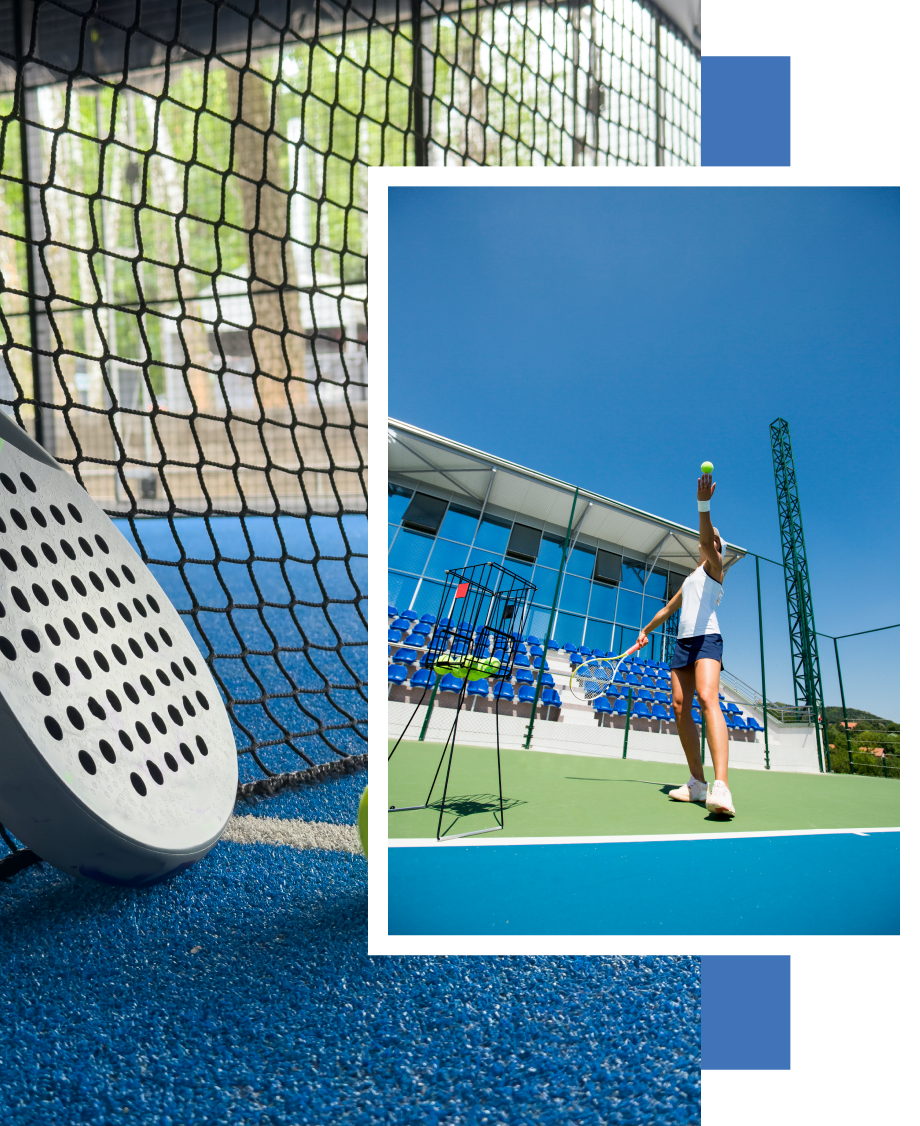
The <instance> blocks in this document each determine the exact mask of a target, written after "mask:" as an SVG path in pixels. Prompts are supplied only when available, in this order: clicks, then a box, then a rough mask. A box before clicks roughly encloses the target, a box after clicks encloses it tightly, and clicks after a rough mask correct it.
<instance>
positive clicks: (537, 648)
mask: <svg viewBox="0 0 920 1126" xmlns="http://www.w3.org/2000/svg"><path fill="white" fill-rule="evenodd" d="M530 655H531V657H542V656H543V646H542V645H531V647H530Z"/></svg>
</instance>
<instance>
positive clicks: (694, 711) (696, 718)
mask: <svg viewBox="0 0 920 1126" xmlns="http://www.w3.org/2000/svg"><path fill="white" fill-rule="evenodd" d="M690 714H691V715H692V716H693V722H694V723H702V722H703V717H702V716H701V715H700V709H699V708H691V709H690Z"/></svg>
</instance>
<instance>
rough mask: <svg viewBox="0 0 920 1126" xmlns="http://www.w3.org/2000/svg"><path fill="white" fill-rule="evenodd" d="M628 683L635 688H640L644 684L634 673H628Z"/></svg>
mask: <svg viewBox="0 0 920 1126" xmlns="http://www.w3.org/2000/svg"><path fill="white" fill-rule="evenodd" d="M626 683H627V684H631V685H632V686H633V687H634V688H638V687H639V685H640V684H641V683H642V681H641V680H639V678H638V677H637V676H635V675H634V674H633V673H631V672H628V673H627V674H626Z"/></svg>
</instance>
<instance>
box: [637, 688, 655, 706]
mask: <svg viewBox="0 0 920 1126" xmlns="http://www.w3.org/2000/svg"><path fill="white" fill-rule="evenodd" d="M636 699H637V700H645V702H646V703H647V704H650V703H651V702H652V694H651V692H649V690H648V689H647V688H640V689H639V690H638V691H637V692H636Z"/></svg>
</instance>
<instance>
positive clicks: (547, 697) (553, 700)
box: [541, 688, 562, 708]
mask: <svg viewBox="0 0 920 1126" xmlns="http://www.w3.org/2000/svg"><path fill="white" fill-rule="evenodd" d="M541 699H542V700H543V703H544V704H546V705H548V706H549V707H551V708H561V707H562V700H561V698H560V696H559V693H558V692H557V691H556V689H555V688H544V689H543V695H542V696H541Z"/></svg>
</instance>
